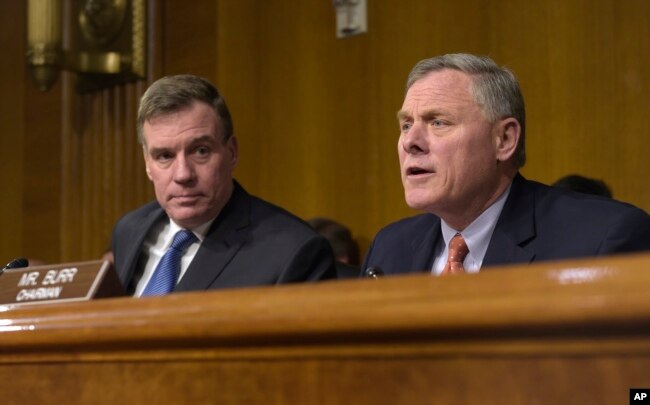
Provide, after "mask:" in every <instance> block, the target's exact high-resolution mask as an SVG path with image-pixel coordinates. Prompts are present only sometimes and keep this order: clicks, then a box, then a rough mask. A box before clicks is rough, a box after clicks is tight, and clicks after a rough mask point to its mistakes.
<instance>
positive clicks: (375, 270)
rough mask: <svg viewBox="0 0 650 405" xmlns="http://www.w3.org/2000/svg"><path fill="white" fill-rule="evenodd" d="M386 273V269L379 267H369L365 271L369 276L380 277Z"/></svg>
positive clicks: (364, 273)
mask: <svg viewBox="0 0 650 405" xmlns="http://www.w3.org/2000/svg"><path fill="white" fill-rule="evenodd" d="M383 275H384V271H383V270H382V269H381V268H380V267H379V266H376V267H368V268H367V269H366V270H365V271H364V272H363V276H364V277H367V278H379V277H381V276H383Z"/></svg>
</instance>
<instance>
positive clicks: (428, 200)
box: [405, 193, 435, 212]
mask: <svg viewBox="0 0 650 405" xmlns="http://www.w3.org/2000/svg"><path fill="white" fill-rule="evenodd" d="M405 199H406V205H408V206H409V208H411V209H414V210H417V211H426V212H430V211H431V206H432V205H435V201H434V199H433V197H432V196H431V195H423V194H421V193H407V194H406V195H405Z"/></svg>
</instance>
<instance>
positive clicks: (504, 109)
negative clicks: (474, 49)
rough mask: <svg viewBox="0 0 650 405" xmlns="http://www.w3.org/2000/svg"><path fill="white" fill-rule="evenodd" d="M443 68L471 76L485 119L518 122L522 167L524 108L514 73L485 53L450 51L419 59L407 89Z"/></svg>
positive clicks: (519, 158)
mask: <svg viewBox="0 0 650 405" xmlns="http://www.w3.org/2000/svg"><path fill="white" fill-rule="evenodd" d="M444 69H453V70H458V71H460V72H463V73H466V74H467V75H469V76H470V77H471V78H472V93H473V97H474V101H476V103H477V104H479V105H480V106H481V108H482V109H483V113H484V114H485V116H486V118H487V119H488V120H490V121H492V122H494V121H497V120H499V119H502V118H508V117H513V118H515V119H517V121H519V124H520V125H521V136H520V138H519V143H518V144H517V150H516V163H517V166H518V167H522V166H523V165H524V164H525V163H526V147H525V144H526V142H525V139H526V109H525V107H524V97H523V95H522V94H521V89H520V88H519V83H518V82H517V78H516V77H515V75H514V74H513V73H512V72H511V71H510V70H508V69H507V68H505V67H500V66H499V65H497V64H496V63H494V61H493V60H492V59H490V58H488V57H486V56H476V55H470V54H466V53H453V54H447V55H441V56H436V57H433V58H429V59H424V60H421V61H420V62H418V63H417V64H416V65H415V66H414V67H413V69H412V70H411V73H409V77H408V80H407V81H406V91H408V90H409V88H411V86H412V85H413V83H415V82H416V81H418V80H420V79H422V78H423V77H424V76H426V75H427V74H429V73H431V72H437V71H440V70H444Z"/></svg>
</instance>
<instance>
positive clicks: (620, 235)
mask: <svg viewBox="0 0 650 405" xmlns="http://www.w3.org/2000/svg"><path fill="white" fill-rule="evenodd" d="M441 239H442V231H441V229H440V218H439V217H437V216H435V215H432V214H423V215H418V216H415V217H411V218H407V219H404V220H401V221H398V222H395V223H393V224H390V225H388V226H387V227H385V228H384V229H382V230H381V231H380V232H379V233H378V234H377V236H376V237H375V239H374V241H373V243H372V245H371V246H370V249H369V251H368V254H367V255H366V260H365V263H364V265H363V267H362V268H363V269H367V268H368V267H371V266H374V267H377V266H378V267H380V268H381V270H382V271H383V272H384V273H385V274H397V273H410V272H422V271H424V272H429V271H431V267H432V266H433V260H434V250H435V247H436V246H437V244H438V242H439V241H440V240H441ZM643 250H650V216H648V214H646V213H645V212H644V211H642V210H640V209H638V208H636V207H634V206H632V205H629V204H625V203H622V202H619V201H615V200H612V199H608V198H604V197H597V196H592V195H587V194H580V193H575V192H571V191H568V190H563V189H558V188H553V187H549V186H546V185H543V184H540V183H537V182H534V181H529V180H526V179H524V178H523V177H522V176H521V175H517V176H516V177H515V179H514V181H513V183H512V187H511V188H510V195H509V196H508V199H507V200H506V203H505V205H504V207H503V210H502V212H501V215H500V217H499V219H498V221H497V224H496V227H495V229H494V233H493V234H492V239H491V240H490V243H489V245H488V249H487V251H486V253H485V257H484V259H483V264H482V268H485V267H486V266H491V265H499V264H509V263H532V262H539V261H544V260H555V259H568V258H577V257H587V256H600V255H606V254H611V253H622V252H634V251H643Z"/></svg>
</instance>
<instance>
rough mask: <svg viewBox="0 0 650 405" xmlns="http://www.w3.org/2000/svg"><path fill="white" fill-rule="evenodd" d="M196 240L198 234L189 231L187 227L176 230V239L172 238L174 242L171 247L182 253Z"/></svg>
mask: <svg viewBox="0 0 650 405" xmlns="http://www.w3.org/2000/svg"><path fill="white" fill-rule="evenodd" d="M194 241H196V236H195V235H194V233H192V232H191V231H188V230H187V229H182V230H180V231H178V232H176V235H174V240H172V244H171V246H170V247H169V248H170V249H176V250H178V251H180V252H181V253H182V252H185V249H187V248H188V247H189V246H190V245H191V244H192V243H194Z"/></svg>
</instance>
